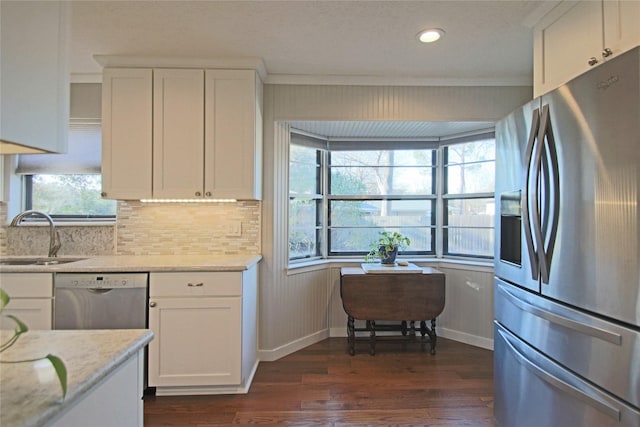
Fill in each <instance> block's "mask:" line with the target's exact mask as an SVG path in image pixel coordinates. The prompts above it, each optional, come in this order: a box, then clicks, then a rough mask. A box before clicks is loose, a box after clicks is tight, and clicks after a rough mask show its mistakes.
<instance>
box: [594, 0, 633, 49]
mask: <svg viewBox="0 0 640 427" xmlns="http://www.w3.org/2000/svg"><path fill="white" fill-rule="evenodd" d="M603 11H604V47H605V48H608V49H611V52H612V55H613V56H611V57H615V55H618V54H620V53H623V52H626V51H627V50H629V49H631V48H633V47H635V46H638V44H640V2H639V1H637V0H605V1H604V6H603Z"/></svg>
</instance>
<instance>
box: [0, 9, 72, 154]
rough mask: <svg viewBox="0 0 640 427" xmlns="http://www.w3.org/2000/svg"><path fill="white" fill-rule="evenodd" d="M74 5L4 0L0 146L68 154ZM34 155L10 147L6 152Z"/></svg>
mask: <svg viewBox="0 0 640 427" xmlns="http://www.w3.org/2000/svg"><path fill="white" fill-rule="evenodd" d="M71 8H72V5H71V2H66V1H44V2H35V1H16V2H13V1H1V2H0V28H2V48H1V49H0V75H1V76H2V79H1V82H2V96H0V111H2V114H0V140H1V141H2V143H0V148H2V146H3V145H4V144H3V143H4V142H9V143H18V144H22V145H23V146H25V147H32V148H34V149H37V150H45V151H51V152H56V153H64V152H66V151H67V136H68V127H69V74H70V73H69V66H68V64H69V63H70V55H69V52H70V49H69V48H70V39H71V37H70V33H71V31H70V28H71ZM12 152H18V153H20V152H29V151H28V150H24V149H18V150H13V149H12V147H10V146H9V147H7V151H6V153H12Z"/></svg>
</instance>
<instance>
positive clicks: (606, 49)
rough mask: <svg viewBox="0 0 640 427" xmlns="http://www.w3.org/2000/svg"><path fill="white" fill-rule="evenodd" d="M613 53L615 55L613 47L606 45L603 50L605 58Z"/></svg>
mask: <svg viewBox="0 0 640 427" xmlns="http://www.w3.org/2000/svg"><path fill="white" fill-rule="evenodd" d="M611 55H613V51H612V50H611V49H609V48H608V47H605V48H604V49H603V50H602V56H604V57H605V58H608V57H610V56H611Z"/></svg>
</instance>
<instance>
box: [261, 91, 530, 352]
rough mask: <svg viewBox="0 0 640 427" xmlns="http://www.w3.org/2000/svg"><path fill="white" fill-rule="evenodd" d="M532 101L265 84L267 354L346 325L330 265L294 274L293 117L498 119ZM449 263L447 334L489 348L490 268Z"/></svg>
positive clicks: (512, 94)
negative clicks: (290, 204) (290, 223)
mask: <svg viewBox="0 0 640 427" xmlns="http://www.w3.org/2000/svg"><path fill="white" fill-rule="evenodd" d="M530 99H531V87H507V86H501V87H486V86H483V87H462V86H460V87H433V86H431V87H404V86H403V87H388V86H322V85H317V86H314V85H266V86H265V92H264V164H263V168H264V170H263V201H262V255H263V261H262V262H261V263H260V278H259V281H260V309H259V311H260V318H259V328H260V330H259V345H258V348H259V350H260V354H261V358H262V360H273V359H274V358H276V357H280V356H283V355H285V354H288V353H290V352H292V351H295V350H297V349H298V348H300V346H303V345H306V344H308V343H312V342H315V341H317V340H319V339H322V338H324V337H325V336H328V335H329V331H330V330H331V328H333V327H336V328H338V327H340V326H339V324H340V323H341V320H340V319H341V317H340V316H342V314H340V312H339V310H338V309H337V308H336V306H338V307H340V308H341V306H340V305H337V301H336V299H335V298H336V282H335V277H336V276H335V271H333V272H331V271H329V270H328V269H327V266H324V267H322V268H321V269H320V270H316V271H310V272H306V271H304V272H297V273H296V274H289V272H288V268H287V266H288V253H287V251H288V247H287V223H286V222H287V221H286V220H287V200H288V193H287V191H288V188H287V183H288V176H287V171H288V144H289V125H288V121H291V120H344V121H349V120H353V121H373V120H395V121H398V120H400V121H495V120H498V119H500V118H502V117H504V116H505V115H506V114H508V113H509V112H511V111H512V110H513V109H515V108H517V107H518V106H520V105H522V104H524V103H526V102H527V101H529V100H530ZM443 267H446V268H447V269H446V271H445V272H446V273H447V274H448V277H451V279H449V278H448V285H447V290H449V289H451V292H450V297H449V298H448V300H447V304H448V306H447V308H446V309H445V312H444V313H443V315H442V319H441V322H442V328H441V331H442V333H443V335H444V334H445V333H446V334H450V335H451V336H453V335H455V336H457V337H459V338H464V337H467V338H469V339H475V338H474V337H476V334H480V335H479V339H478V340H476V341H477V343H476V344H481V345H485V346H490V344H491V333H492V332H491V322H490V321H488V322H487V321H486V320H485V318H486V319H487V320H488V319H489V318H492V316H493V307H492V298H491V291H490V288H491V285H490V282H491V280H490V279H489V277H490V276H491V273H489V272H487V271H478V272H477V274H476V272H474V271H473V270H472V271H467V272H465V273H462V272H461V271H460V270H459V269H454V268H451V267H450V266H445V265H443ZM467 283H474V284H481V285H479V289H480V290H479V291H470V290H469V289H472V287H470V286H469V285H468V284H467ZM474 286H475V285H474ZM465 287H466V288H469V289H466V288H465ZM338 289H339V288H338ZM338 296H339V292H338ZM469 307H474V311H475V313H477V314H478V317H477V319H476V318H470V317H469V312H464V311H462V310H469ZM474 311H471V312H470V313H472V314H473V313H474ZM489 313H490V315H488V314H489ZM329 316H330V318H331V320H329ZM460 316H466V318H465V319H462V320H461V319H460Z"/></svg>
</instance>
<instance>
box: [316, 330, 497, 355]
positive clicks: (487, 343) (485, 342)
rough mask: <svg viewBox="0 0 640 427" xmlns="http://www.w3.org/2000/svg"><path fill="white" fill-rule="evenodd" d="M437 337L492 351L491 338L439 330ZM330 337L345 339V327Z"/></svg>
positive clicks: (333, 332)
mask: <svg viewBox="0 0 640 427" xmlns="http://www.w3.org/2000/svg"><path fill="white" fill-rule="evenodd" d="M436 332H437V333H438V336H439V337H443V338H447V339H450V340H454V341H458V342H461V343H464V344H469V345H472V346H474V347H480V348H485V349H487V350H493V340H492V339H491V338H485V337H478V336H475V335H471V334H467V333H465V332H460V331H456V330H453V329H447V328H441V327H438V328H437V329H436ZM329 336H330V337H346V336H347V328H346V327H336V328H331V329H330V330H329Z"/></svg>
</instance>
